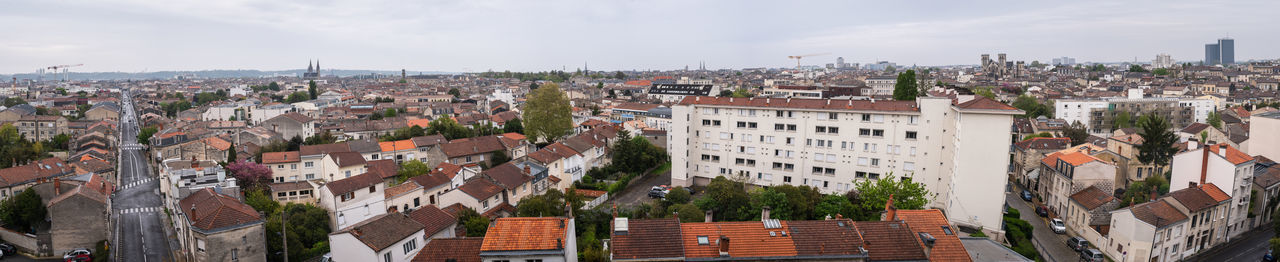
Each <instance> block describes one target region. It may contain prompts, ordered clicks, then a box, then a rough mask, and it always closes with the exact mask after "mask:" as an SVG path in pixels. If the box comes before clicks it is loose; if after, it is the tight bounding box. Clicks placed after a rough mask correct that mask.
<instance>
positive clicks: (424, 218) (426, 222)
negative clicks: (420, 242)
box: [409, 205, 458, 235]
mask: <svg viewBox="0 0 1280 262" xmlns="http://www.w3.org/2000/svg"><path fill="white" fill-rule="evenodd" d="M409 218H412V219H413V220H414V221H418V223H419V224H422V226H423V230H424V231H423V232H424V233H425V234H427V235H433V234H435V233H437V232H440V231H441V230H445V229H448V228H449V226H452V225H454V224H457V223H458V218H455V217H453V215H450V214H449V213H448V212H444V210H440V208H436V205H426V206H423V207H420V208H418V209H417V210H414V211H413V212H409Z"/></svg>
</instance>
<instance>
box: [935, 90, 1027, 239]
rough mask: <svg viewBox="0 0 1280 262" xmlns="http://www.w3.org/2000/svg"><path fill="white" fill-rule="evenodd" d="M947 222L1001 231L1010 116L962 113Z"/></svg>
mask: <svg viewBox="0 0 1280 262" xmlns="http://www.w3.org/2000/svg"><path fill="white" fill-rule="evenodd" d="M955 122H956V124H957V125H956V130H955V141H954V142H953V143H954V147H955V154H954V156H953V157H954V160H952V161H951V162H952V163H953V165H954V166H955V168H954V170H953V171H951V172H943V173H941V174H942V175H944V176H947V175H949V176H952V177H951V179H950V180H951V186H950V188H951V191H950V192H951V195H949V196H948V204H947V208H946V210H947V212H946V213H947V219H948V220H950V221H952V222H953V223H957V224H968V225H971V226H981V227H982V228H984V229H987V230H999V228H1000V227H999V225H1000V224H1001V214H1002V212H1003V208H1004V205H1003V204H1004V200H1005V197H1004V192H1005V186H1006V185H1007V184H1008V179H1007V171H1008V166H1009V158H1008V157H1005V156H1007V155H1008V153H1009V143H1010V142H1009V131H1008V129H1006V128H1004V127H1009V126H1012V125H1013V117H1012V116H1010V115H995V114H975V113H959V115H958V116H956V121H955Z"/></svg>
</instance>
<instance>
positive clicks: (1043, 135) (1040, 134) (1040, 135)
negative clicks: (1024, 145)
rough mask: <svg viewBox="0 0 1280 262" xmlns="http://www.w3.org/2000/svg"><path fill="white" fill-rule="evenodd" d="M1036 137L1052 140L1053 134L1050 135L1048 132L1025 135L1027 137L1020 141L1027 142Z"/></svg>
mask: <svg viewBox="0 0 1280 262" xmlns="http://www.w3.org/2000/svg"><path fill="white" fill-rule="evenodd" d="M1037 137H1049V138H1052V137H1053V134H1050V133H1049V132H1040V133H1035V134H1030V135H1027V136H1025V137H1023V138H1022V140H1029V139H1032V138H1037Z"/></svg>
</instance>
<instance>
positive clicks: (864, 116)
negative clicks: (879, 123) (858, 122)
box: [862, 114, 871, 122]
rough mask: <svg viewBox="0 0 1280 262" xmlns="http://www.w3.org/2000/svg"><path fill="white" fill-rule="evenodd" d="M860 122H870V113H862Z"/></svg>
mask: <svg viewBox="0 0 1280 262" xmlns="http://www.w3.org/2000/svg"><path fill="white" fill-rule="evenodd" d="M862 122H871V114H862Z"/></svg>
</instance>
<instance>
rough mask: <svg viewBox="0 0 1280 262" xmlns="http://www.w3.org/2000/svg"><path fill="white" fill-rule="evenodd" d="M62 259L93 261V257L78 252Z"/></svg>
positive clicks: (83, 261)
mask: <svg viewBox="0 0 1280 262" xmlns="http://www.w3.org/2000/svg"><path fill="white" fill-rule="evenodd" d="M62 261H63V262H90V261H93V257H91V256H89V254H79V255H75V256H72V257H69V258H65V259H63V260H62Z"/></svg>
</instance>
